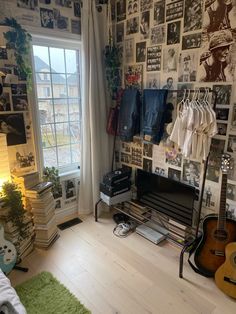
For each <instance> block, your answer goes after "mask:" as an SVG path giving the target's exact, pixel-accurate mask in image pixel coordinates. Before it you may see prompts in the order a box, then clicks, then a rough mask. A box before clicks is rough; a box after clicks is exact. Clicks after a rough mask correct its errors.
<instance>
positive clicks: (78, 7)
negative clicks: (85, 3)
mask: <svg viewBox="0 0 236 314" xmlns="http://www.w3.org/2000/svg"><path fill="white" fill-rule="evenodd" d="M74 16H75V17H81V3H80V2H74Z"/></svg>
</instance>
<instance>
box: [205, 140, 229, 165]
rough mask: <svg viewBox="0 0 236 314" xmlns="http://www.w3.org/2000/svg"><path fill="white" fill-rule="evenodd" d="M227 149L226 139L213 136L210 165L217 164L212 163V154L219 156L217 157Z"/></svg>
mask: <svg viewBox="0 0 236 314" xmlns="http://www.w3.org/2000/svg"><path fill="white" fill-rule="evenodd" d="M224 149H225V140H220V139H218V138H213V139H212V140H211V148H210V160H209V163H210V165H212V166H214V165H215V164H212V163H211V161H212V156H215V157H217V159H218V158H219V157H220V156H221V155H222V154H223V152H224Z"/></svg>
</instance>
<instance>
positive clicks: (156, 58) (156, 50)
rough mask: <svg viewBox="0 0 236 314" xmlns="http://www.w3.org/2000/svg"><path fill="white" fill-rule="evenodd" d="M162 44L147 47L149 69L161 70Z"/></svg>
mask: <svg viewBox="0 0 236 314" xmlns="http://www.w3.org/2000/svg"><path fill="white" fill-rule="evenodd" d="M161 49H162V47H161V46H153V47H148V48H147V71H160V70H161Z"/></svg>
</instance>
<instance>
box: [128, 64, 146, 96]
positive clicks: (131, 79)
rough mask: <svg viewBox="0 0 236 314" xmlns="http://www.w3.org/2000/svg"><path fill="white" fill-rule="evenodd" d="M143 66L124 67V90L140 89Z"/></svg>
mask: <svg viewBox="0 0 236 314" xmlns="http://www.w3.org/2000/svg"><path fill="white" fill-rule="evenodd" d="M142 86H143V65H142V64H140V65H130V66H126V67H125V88H137V89H139V90H141V89H142Z"/></svg>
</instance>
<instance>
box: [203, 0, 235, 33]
mask: <svg viewBox="0 0 236 314" xmlns="http://www.w3.org/2000/svg"><path fill="white" fill-rule="evenodd" d="M232 2H234V1H231V0H212V1H206V3H205V12H204V16H203V32H204V33H206V34H211V33H213V32H216V31H219V30H222V29H231V28H232V29H233V27H234V25H235V21H234V22H233V19H232V18H233V14H232V11H233V10H232V8H233V6H232V5H235V3H234V4H233V3H232ZM231 21H232V22H233V23H232V25H231ZM233 24H234V25H233Z"/></svg>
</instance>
